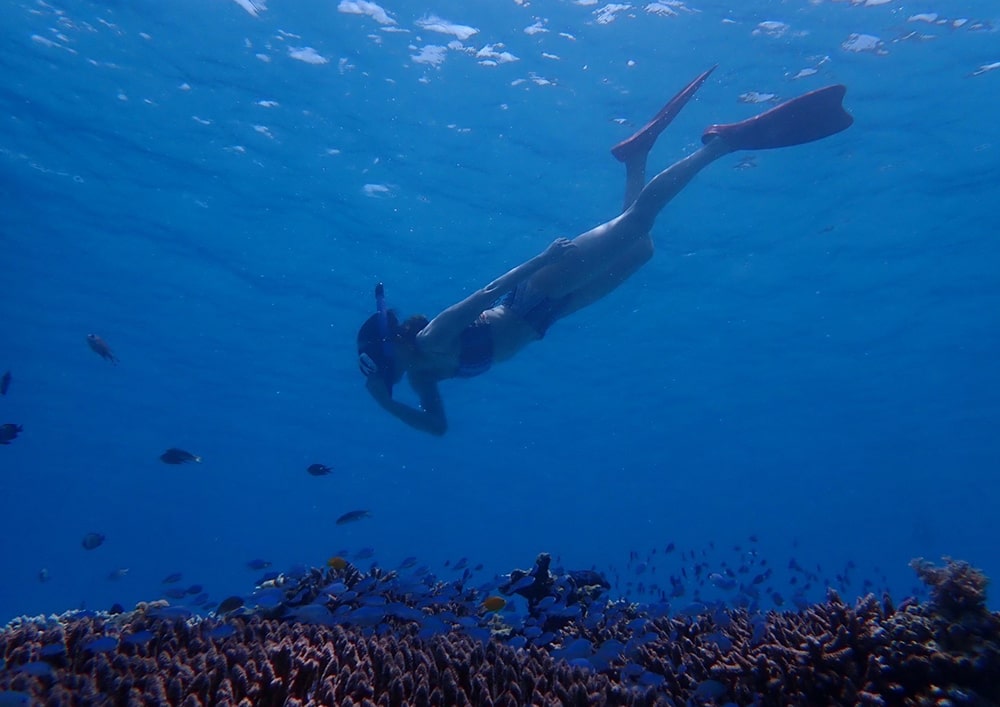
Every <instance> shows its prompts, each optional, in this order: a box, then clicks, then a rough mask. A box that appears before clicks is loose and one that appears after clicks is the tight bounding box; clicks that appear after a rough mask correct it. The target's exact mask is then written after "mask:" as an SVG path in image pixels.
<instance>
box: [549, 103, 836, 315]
mask: <svg viewBox="0 0 1000 707" xmlns="http://www.w3.org/2000/svg"><path fill="white" fill-rule="evenodd" d="M692 85H693V84H692ZM689 88H690V86H689ZM685 90H687V89H685ZM844 92H845V89H844V87H843V86H828V87H825V88H822V89H818V90H816V91H812V92H810V93H807V94H805V95H803V96H799V97H798V98H795V99H792V100H790V101H787V102H785V103H782V104H781V105H779V106H777V107H775V108H772V109H771V110H769V111H766V112H764V113H761V114H760V115H757V116H754V117H753V118H750V119H748V120H744V121H742V122H739V123H731V124H727V125H713V126H710V127H709V128H708V129H707V130H706V131H705V134H704V135H703V136H702V141H703V142H704V143H705V144H704V145H703V146H702V147H701V148H700V149H698V150H697V151H695V152H693V153H692V154H690V155H688V156H687V157H685V158H684V159H682V160H680V161H679V162H676V163H674V164H673V165H671V166H670V167H668V168H667V169H665V170H663V171H662V172H660V173H659V174H657V175H656V176H655V177H653V179H652V180H651V181H650V182H649V184H647V185H646V186H645V187H644V188H643V189H642V191H641V192H640V193H639V195H638V197H637V198H636V200H635V203H634V204H632V205H631V206H630V207H629V208H628V209H626V210H625V212H624V213H622V214H621V215H620V216H617V217H615V218H613V219H611V220H610V221H608V222H607V223H603V224H601V225H600V226H597V227H596V228H593V229H591V230H589V231H587V232H586V233H583V234H580V235H579V236H577V237H576V238H575V239H573V243H574V245H575V246H576V248H574V249H573V252H572V253H570V254H567V255H566V256H565V257H564V258H562V259H561V260H560V261H559V262H557V263H553V264H552V265H549V266H546V267H544V268H542V269H541V270H539V271H538V272H537V273H536V274H535V275H533V276H532V278H531V284H532V286H534V287H537V288H538V289H539V290H540V291H542V292H544V293H545V294H546V295H547V296H548V297H550V298H552V299H560V298H563V297H566V296H568V295H570V294H571V293H573V292H575V291H577V290H579V289H581V288H584V287H587V286H589V285H590V283H591V280H594V279H597V280H598V282H596V283H594V284H593V287H594V288H596V289H595V290H594V291H595V292H596V291H600V290H601V288H602V287H605V285H602V284H601V282H600V281H602V280H603V281H605V284H606V285H607V286H609V288H610V289H605V291H610V290H611V289H614V287H617V285H618V284H620V282H614V278H615V276H614V275H613V274H611V273H610V272H609V270H608V267H609V263H615V262H616V261H618V259H619V258H626V254H627V253H628V252H629V250H630V249H632V248H633V246H635V244H636V243H641V242H642V241H644V240H649V231H650V229H651V228H652V227H653V222H654V221H655V220H656V217H657V215H659V213H660V211H661V210H662V209H663V208H664V207H665V206H666V205H667V203H669V202H670V200H671V199H673V198H674V197H675V196H677V194H678V193H680V191H681V190H682V189H683V188H684V187H685V186H687V185H688V184H689V183H690V181H691V180H692V179H693V178H694V177H695V175H696V174H698V173H699V172H700V171H701V170H702V169H704V168H705V167H707V166H708V165H710V164H711V163H712V162H714V161H715V160H717V159H718V158H720V157H722V156H723V155H726V154H729V153H730V152H733V151H735V150H745V149H772V148H777V147H786V146H790V145H800V144H803V143H805V142H811V141H813V140H819V139H822V138H824V137H827V136H829V135H833V134H834V133H837V132H840V131H841V130H845V129H847V128H848V127H849V126H850V125H851V123H852V122H853V119H852V118H851V116H850V115H849V114H848V113H847V112H846V111H845V110H844V108H843V106H842V105H841V101H842V99H843V97H844ZM644 131H645V129H644ZM644 131H640V133H638V134H637V135H641V134H642V133H643V132H644ZM633 144H636V143H633ZM642 144H644V143H642ZM634 158H635V156H634V155H632V156H631V157H630V159H629V161H633V160H634ZM626 164H628V162H626ZM635 164H639V163H635ZM642 164H643V165H644V161H643V163H642ZM631 272H634V270H633V271H631ZM631 272H630V273H629V274H631ZM591 301H593V300H591Z"/></svg>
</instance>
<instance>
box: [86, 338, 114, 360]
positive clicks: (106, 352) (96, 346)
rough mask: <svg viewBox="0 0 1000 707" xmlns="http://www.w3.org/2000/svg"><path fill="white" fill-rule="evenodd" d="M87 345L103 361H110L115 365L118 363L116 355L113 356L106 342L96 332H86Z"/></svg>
mask: <svg viewBox="0 0 1000 707" xmlns="http://www.w3.org/2000/svg"><path fill="white" fill-rule="evenodd" d="M87 345H88V346H89V347H90V348H91V350H92V351H93V352H94V353H96V354H97V355H98V356H100V357H101V358H103V359H104V360H105V361H110V362H111V363H112V364H113V365H115V366H117V365H118V357H117V356H115V354H114V352H113V351H112V350H111V347H110V346H108V343H107V342H106V341H105V340H104V339H102V338H101V337H99V336H98V335H97V334H87Z"/></svg>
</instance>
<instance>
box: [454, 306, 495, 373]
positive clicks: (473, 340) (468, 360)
mask: <svg viewBox="0 0 1000 707" xmlns="http://www.w3.org/2000/svg"><path fill="white" fill-rule="evenodd" d="M492 365H493V334H492V332H490V324H489V322H487V321H486V315H484V314H480V315H479V317H478V318H477V319H476V321H474V322H473V323H472V324H470V325H469V326H467V327H465V328H464V329H463V330H462V333H461V334H459V335H458V368H457V369H455V375H456V376H457V377H458V378H472V377H473V376H478V375H479V374H480V373H486V371H488V370H490V366H492Z"/></svg>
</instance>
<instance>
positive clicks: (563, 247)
mask: <svg viewBox="0 0 1000 707" xmlns="http://www.w3.org/2000/svg"><path fill="white" fill-rule="evenodd" d="M575 249H576V244H575V243H573V241H571V240H570V239H569V238H556V239H555V240H554V241H552V243H550V244H549V247H548V248H546V249H545V252H543V253H542V257H543V258H545V261H546V262H549V263H554V262H556V261H557V260H559V259H560V258H564V257H565V256H566V254H567V253H569V252H570V251H571V250H575Z"/></svg>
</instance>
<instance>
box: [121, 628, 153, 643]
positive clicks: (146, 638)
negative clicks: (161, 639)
mask: <svg viewBox="0 0 1000 707" xmlns="http://www.w3.org/2000/svg"><path fill="white" fill-rule="evenodd" d="M154 638H156V635H155V634H154V633H153V632H152V631H136V632H135V633H130V634H128V635H127V636H123V637H122V640H123V641H124V642H125V643H128V644H129V645H130V646H142V645H145V644H146V643H149V642H150V641H152V640H153V639H154Z"/></svg>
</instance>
